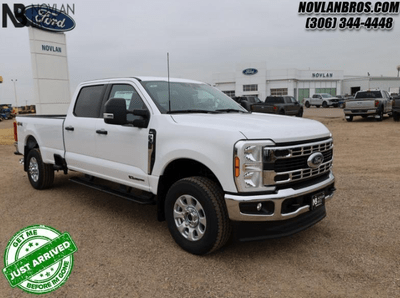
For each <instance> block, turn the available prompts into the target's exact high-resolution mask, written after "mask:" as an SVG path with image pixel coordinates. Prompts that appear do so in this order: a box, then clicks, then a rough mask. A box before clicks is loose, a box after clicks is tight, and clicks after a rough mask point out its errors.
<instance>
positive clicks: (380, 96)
mask: <svg viewBox="0 0 400 298" xmlns="http://www.w3.org/2000/svg"><path fill="white" fill-rule="evenodd" d="M343 111H344V116H345V118H346V121H347V122H351V121H353V117H354V116H361V117H363V118H367V117H368V116H374V117H375V119H376V120H378V121H382V120H383V115H384V114H388V115H391V114H392V98H391V97H390V95H389V93H388V92H387V91H384V90H363V91H358V92H357V93H356V95H355V96H354V99H351V100H348V101H346V102H345V104H344V110H343Z"/></svg>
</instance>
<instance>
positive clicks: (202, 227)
mask: <svg viewBox="0 0 400 298" xmlns="http://www.w3.org/2000/svg"><path fill="white" fill-rule="evenodd" d="M173 215H174V221H175V225H176V227H177V229H178V231H179V233H180V234H181V235H182V236H183V237H184V238H186V239H187V240H189V241H198V240H200V239H201V238H203V236H204V234H205V232H206V228H207V219H206V213H205V211H204V208H203V206H202V205H201V204H200V202H199V201H198V200H197V199H196V198H195V197H193V196H191V195H187V194H186V195H182V196H180V197H179V198H178V199H177V200H176V201H175V204H174V210H173Z"/></svg>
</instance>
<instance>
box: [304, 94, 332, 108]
mask: <svg viewBox="0 0 400 298" xmlns="http://www.w3.org/2000/svg"><path fill="white" fill-rule="evenodd" d="M303 103H304V105H305V106H306V108H309V107H311V106H316V107H317V108H319V107H320V106H322V107H323V108H327V107H330V106H333V107H338V106H339V98H337V97H335V96H332V95H330V94H329V93H315V94H314V95H313V96H312V97H311V98H304V100H303Z"/></svg>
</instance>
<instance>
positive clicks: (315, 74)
mask: <svg viewBox="0 0 400 298" xmlns="http://www.w3.org/2000/svg"><path fill="white" fill-rule="evenodd" d="M311 76H312V77H313V78H321V79H323V78H333V72H313V73H312V74H311Z"/></svg>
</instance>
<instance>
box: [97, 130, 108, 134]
mask: <svg viewBox="0 0 400 298" xmlns="http://www.w3.org/2000/svg"><path fill="white" fill-rule="evenodd" d="M96 133H98V134H100V135H106V134H107V133H108V132H107V130H104V129H98V130H96Z"/></svg>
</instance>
